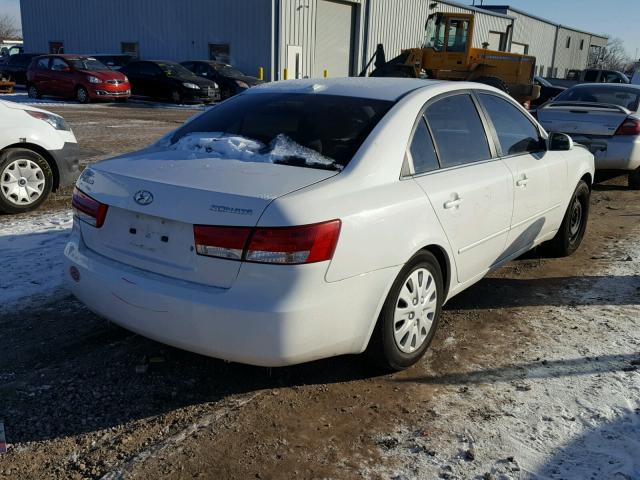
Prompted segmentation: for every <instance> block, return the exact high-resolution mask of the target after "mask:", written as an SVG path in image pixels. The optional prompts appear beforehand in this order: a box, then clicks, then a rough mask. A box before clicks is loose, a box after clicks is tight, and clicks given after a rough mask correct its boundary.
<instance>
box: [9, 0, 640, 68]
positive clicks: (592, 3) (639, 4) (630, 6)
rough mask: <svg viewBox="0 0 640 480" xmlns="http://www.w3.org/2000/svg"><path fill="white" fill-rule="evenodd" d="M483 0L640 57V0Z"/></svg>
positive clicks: (12, 7) (14, 2)
mask: <svg viewBox="0 0 640 480" xmlns="http://www.w3.org/2000/svg"><path fill="white" fill-rule="evenodd" d="M51 1H54V0H51ZM134 1H135V0H134ZM378 1H385V0H378ZM457 1H458V2H460V3H471V2H472V1H473V0H457ZM481 1H484V3H485V5H511V6H513V7H515V8H518V9H520V10H524V11H525V12H529V13H532V14H534V15H537V16H539V17H544V18H547V19H549V20H551V21H553V22H556V23H561V24H563V25H567V26H569V27H573V28H577V29H580V30H586V31H588V32H594V33H604V34H606V35H609V36H610V37H619V38H621V39H622V40H623V41H624V43H625V46H626V48H627V52H628V53H629V55H631V56H635V57H636V59H637V58H638V55H640V28H638V21H639V20H640V0H475V2H476V4H479V3H480V2H481ZM2 13H9V14H10V15H13V16H14V17H15V18H16V20H17V22H20V0H0V14H2ZM636 51H638V55H636Z"/></svg>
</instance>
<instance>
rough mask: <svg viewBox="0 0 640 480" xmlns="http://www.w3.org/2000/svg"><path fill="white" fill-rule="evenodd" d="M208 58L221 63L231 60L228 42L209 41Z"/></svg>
mask: <svg viewBox="0 0 640 480" xmlns="http://www.w3.org/2000/svg"><path fill="white" fill-rule="evenodd" d="M209 60H213V61H216V62H222V63H230V62H231V49H230V48H229V44H228V43H210V44H209Z"/></svg>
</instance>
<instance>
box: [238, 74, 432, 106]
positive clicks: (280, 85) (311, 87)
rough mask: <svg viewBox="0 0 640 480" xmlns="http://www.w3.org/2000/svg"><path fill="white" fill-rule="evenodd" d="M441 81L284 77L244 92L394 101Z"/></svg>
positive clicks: (385, 78)
mask: <svg viewBox="0 0 640 480" xmlns="http://www.w3.org/2000/svg"><path fill="white" fill-rule="evenodd" d="M440 83H442V81H440V80H422V79H416V78H387V77H345V78H323V79H304V80H284V81H279V82H272V83H265V84H262V85H259V86H257V87H254V88H251V89H249V90H247V92H245V94H259V93H314V94H318V95H341V96H346V97H358V98H371V99H375V100H389V101H396V100H398V99H399V98H400V97H403V96H404V95H406V94H408V93H410V92H412V91H414V90H417V89H420V88H427V87H431V86H434V85H437V84H440Z"/></svg>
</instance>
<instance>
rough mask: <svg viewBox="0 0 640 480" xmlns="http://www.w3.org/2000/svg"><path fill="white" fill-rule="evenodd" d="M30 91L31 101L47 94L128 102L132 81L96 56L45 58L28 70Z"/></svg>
mask: <svg viewBox="0 0 640 480" xmlns="http://www.w3.org/2000/svg"><path fill="white" fill-rule="evenodd" d="M27 91H28V92H29V97H31V98H41V97H42V96H43V95H52V96H56V97H67V98H75V99H76V100H78V101H79V102H80V103H89V102H90V101H92V100H110V101H113V100H117V101H127V99H128V98H129V97H130V96H131V85H130V84H129V79H128V78H127V77H126V76H125V75H124V74H122V73H120V72H116V71H114V70H111V69H110V68H109V67H107V66H106V65H104V64H103V63H101V62H99V61H98V60H96V59H95V58H93V57H87V56H83V55H43V56H40V57H36V58H34V59H33V60H32V61H31V64H30V65H29V69H28V70H27Z"/></svg>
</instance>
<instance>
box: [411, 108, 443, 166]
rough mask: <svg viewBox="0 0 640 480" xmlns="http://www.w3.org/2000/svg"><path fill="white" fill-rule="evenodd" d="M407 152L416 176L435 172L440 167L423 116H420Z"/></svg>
mask: <svg viewBox="0 0 640 480" xmlns="http://www.w3.org/2000/svg"><path fill="white" fill-rule="evenodd" d="M409 152H410V153H411V159H412V160H413V168H414V170H415V173H416V174H417V175H418V174H421V173H427V172H431V171H433V170H437V169H438V168H439V166H440V165H439V164H438V157H437V155H436V149H435V147H434V146H433V140H432V139H431V134H430V133H429V129H428V128H427V124H426V123H425V119H424V117H423V116H420V120H419V122H418V126H417V127H416V131H415V133H414V134H413V139H412V140H411V145H410V146H409Z"/></svg>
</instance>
